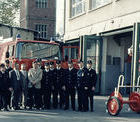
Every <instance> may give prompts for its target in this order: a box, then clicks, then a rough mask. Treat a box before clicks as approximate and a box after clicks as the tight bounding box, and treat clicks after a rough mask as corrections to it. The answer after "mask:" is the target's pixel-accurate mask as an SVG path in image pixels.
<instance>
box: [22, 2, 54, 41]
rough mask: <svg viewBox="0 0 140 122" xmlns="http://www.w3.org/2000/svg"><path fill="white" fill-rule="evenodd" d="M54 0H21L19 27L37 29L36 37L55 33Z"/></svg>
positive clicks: (44, 36)
mask: <svg viewBox="0 0 140 122" xmlns="http://www.w3.org/2000/svg"><path fill="white" fill-rule="evenodd" d="M55 26H56V0H21V9H20V27H22V28H26V29H33V30H36V31H38V35H37V36H38V38H42V39H50V38H51V37H53V36H54V35H55V28H56V27H55Z"/></svg>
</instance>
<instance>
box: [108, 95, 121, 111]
mask: <svg viewBox="0 0 140 122" xmlns="http://www.w3.org/2000/svg"><path fill="white" fill-rule="evenodd" d="M113 96H114V97H115V92H112V94H111V95H110V98H111V97H113ZM117 98H118V99H119V100H120V103H121V108H123V102H122V101H123V97H122V95H121V93H120V92H119V93H118V97H117Z"/></svg>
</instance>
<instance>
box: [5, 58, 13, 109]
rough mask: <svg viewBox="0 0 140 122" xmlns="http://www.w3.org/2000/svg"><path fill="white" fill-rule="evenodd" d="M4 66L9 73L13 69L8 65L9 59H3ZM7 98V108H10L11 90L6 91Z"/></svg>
mask: <svg viewBox="0 0 140 122" xmlns="http://www.w3.org/2000/svg"><path fill="white" fill-rule="evenodd" d="M5 68H6V72H7V73H8V74H9V72H10V71H12V70H13V68H12V67H11V66H10V61H9V60H6V61H5ZM9 82H10V81H9ZM7 99H8V106H9V108H11V91H8V96H7Z"/></svg>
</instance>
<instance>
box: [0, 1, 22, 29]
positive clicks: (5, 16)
mask: <svg viewBox="0 0 140 122" xmlns="http://www.w3.org/2000/svg"><path fill="white" fill-rule="evenodd" d="M19 9H20V0H0V23H1V24H6V25H10V26H17V22H16V21H15V19H16V16H18V12H19Z"/></svg>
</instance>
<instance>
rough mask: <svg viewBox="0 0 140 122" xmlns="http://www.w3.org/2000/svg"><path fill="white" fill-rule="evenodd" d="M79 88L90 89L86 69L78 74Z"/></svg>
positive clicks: (80, 70)
mask: <svg viewBox="0 0 140 122" xmlns="http://www.w3.org/2000/svg"><path fill="white" fill-rule="evenodd" d="M77 87H78V89H85V87H89V83H88V81H87V69H86V68H83V69H79V70H78V72H77Z"/></svg>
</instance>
